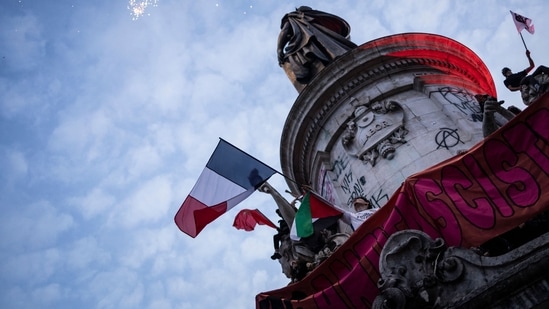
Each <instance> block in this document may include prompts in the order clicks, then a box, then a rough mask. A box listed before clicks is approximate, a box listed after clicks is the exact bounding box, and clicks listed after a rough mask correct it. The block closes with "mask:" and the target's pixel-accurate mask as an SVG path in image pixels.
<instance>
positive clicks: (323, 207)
mask: <svg viewBox="0 0 549 309" xmlns="http://www.w3.org/2000/svg"><path fill="white" fill-rule="evenodd" d="M342 214H343V213H342V212H341V211H340V210H338V209H336V208H335V207H334V206H332V205H330V204H329V203H328V202H326V201H324V200H323V199H322V198H321V197H318V196H316V195H315V194H311V193H310V192H307V194H305V197H303V201H302V202H301V206H299V209H298V210H297V213H296V214H295V218H294V222H293V224H292V229H291V231H290V238H291V239H292V240H300V239H301V238H306V237H309V236H312V235H313V234H314V233H315V232H316V231H321V230H323V229H325V228H327V227H329V226H331V225H332V224H334V223H336V221H337V220H338V219H339V218H340V217H341V215H342Z"/></svg>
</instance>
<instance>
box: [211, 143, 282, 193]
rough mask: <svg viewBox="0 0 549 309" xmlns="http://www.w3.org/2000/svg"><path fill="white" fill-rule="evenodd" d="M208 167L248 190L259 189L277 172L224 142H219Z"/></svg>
mask: <svg viewBox="0 0 549 309" xmlns="http://www.w3.org/2000/svg"><path fill="white" fill-rule="evenodd" d="M206 167H207V168H209V169H210V170H212V171H214V172H216V173H217V174H219V175H220V176H222V177H224V178H226V179H228V180H230V181H232V182H234V183H235V184H237V185H239V186H241V187H242V188H245V189H246V190H247V189H250V188H257V186H258V185H260V184H261V183H262V182H263V181H265V180H266V179H268V178H269V177H271V176H272V175H273V174H274V173H275V172H276V171H275V170H274V169H272V168H271V167H269V166H267V165H265V164H263V163H261V162H260V161H258V160H257V159H255V158H254V157H252V156H250V155H249V154H247V153H245V152H243V151H242V150H240V149H238V148H236V147H234V146H233V145H231V144H229V143H227V142H226V141H224V140H220V141H219V144H217V147H216V148H215V151H214V153H213V154H212V156H211V158H210V160H209V161H208V164H207V165H206Z"/></svg>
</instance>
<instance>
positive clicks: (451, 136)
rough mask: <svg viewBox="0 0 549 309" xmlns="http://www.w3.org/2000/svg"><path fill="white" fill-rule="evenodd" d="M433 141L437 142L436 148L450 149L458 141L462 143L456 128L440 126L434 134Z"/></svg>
mask: <svg viewBox="0 0 549 309" xmlns="http://www.w3.org/2000/svg"><path fill="white" fill-rule="evenodd" d="M435 142H436V144H437V149H440V148H446V149H450V148H452V147H454V146H456V145H458V144H459V143H462V144H464V143H463V142H462V141H461V138H460V137H459V133H458V130H457V129H450V128H440V130H439V131H438V133H437V135H436V136H435Z"/></svg>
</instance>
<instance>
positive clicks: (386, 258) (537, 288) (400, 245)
mask: <svg viewBox="0 0 549 309" xmlns="http://www.w3.org/2000/svg"><path fill="white" fill-rule="evenodd" d="M548 253H549V233H548V234H544V235H542V236H539V237H537V238H535V239H533V240H531V241H530V242H528V243H527V244H526V245H523V246H521V247H518V248H516V249H514V250H513V251H510V252H509V253H507V254H504V255H501V256H495V257H487V256H481V255H480V254H479V253H478V252H476V251H474V250H472V249H466V248H460V247H447V246H446V245H445V243H444V241H443V240H442V239H440V238H438V239H436V240H433V239H431V238H430V237H429V236H428V235H427V234H425V233H424V232H422V231H417V230H404V231H400V232H397V233H395V234H393V235H391V237H389V239H388V240H387V243H386V244H385V246H384V247H383V250H382V251H381V256H380V260H379V271H380V275H381V278H380V279H379V281H378V288H379V290H380V294H379V295H378V296H377V297H376V299H375V300H374V303H373V305H372V308H374V309H381V308H487V309H488V308H491V309H496V308H497V309H502V308H534V307H535V308H547V307H546V305H547V304H549V290H548V286H549V272H548V271H549V261H547V254H548ZM540 304H544V305H541V306H537V305H540Z"/></svg>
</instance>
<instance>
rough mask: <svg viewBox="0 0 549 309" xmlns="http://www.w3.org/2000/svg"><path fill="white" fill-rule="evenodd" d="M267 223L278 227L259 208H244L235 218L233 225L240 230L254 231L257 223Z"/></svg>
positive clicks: (274, 227)
mask: <svg viewBox="0 0 549 309" xmlns="http://www.w3.org/2000/svg"><path fill="white" fill-rule="evenodd" d="M258 224H259V225H267V226H270V227H272V228H273V229H276V225H275V224H274V223H273V222H272V221H271V220H269V218H267V217H266V216H265V215H264V214H263V213H262V212H261V211H259V209H253V210H252V209H242V210H241V211H239V212H238V214H237V215H236V217H235V218H234V223H233V226H234V227H235V228H237V229H238V230H245V231H248V232H249V231H253V230H254V229H255V226H256V225H258Z"/></svg>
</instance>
